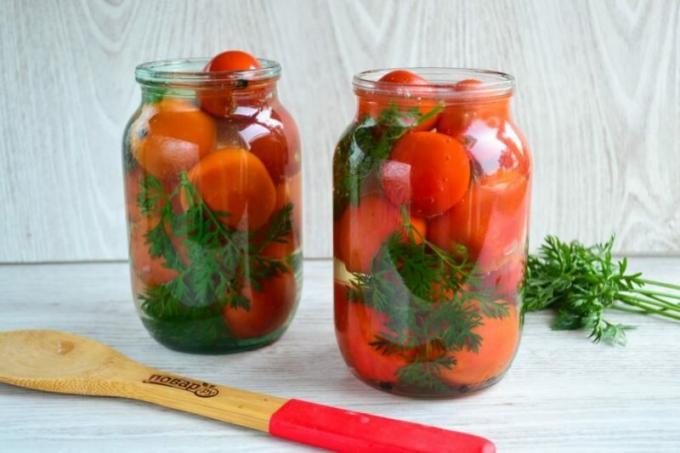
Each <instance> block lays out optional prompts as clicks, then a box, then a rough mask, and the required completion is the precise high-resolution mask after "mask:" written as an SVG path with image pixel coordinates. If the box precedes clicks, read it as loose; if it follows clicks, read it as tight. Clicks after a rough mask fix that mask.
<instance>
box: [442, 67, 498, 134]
mask: <svg viewBox="0 0 680 453" xmlns="http://www.w3.org/2000/svg"><path fill="white" fill-rule="evenodd" d="M482 85H483V82H481V81H479V80H476V79H465V80H461V81H460V82H458V83H456V84H455V85H454V88H453V89H454V90H455V91H468V92H472V91H475V90H478V89H481V88H482ZM508 103H509V97H504V98H501V99H489V98H485V97H482V96H478V97H468V96H466V97H464V98H463V99H462V100H461V101H460V102H458V103H453V104H450V105H447V106H446V107H445V108H444V111H443V112H442V113H441V115H439V120H438V122H437V131H439V132H441V133H443V134H446V135H450V136H452V137H456V136H459V135H461V134H464V133H465V131H466V130H467V129H468V128H469V127H470V125H471V124H472V123H473V122H474V121H476V120H481V121H485V122H490V123H494V126H497V125H498V124H499V123H500V122H502V121H504V120H506V119H507V117H508Z"/></svg>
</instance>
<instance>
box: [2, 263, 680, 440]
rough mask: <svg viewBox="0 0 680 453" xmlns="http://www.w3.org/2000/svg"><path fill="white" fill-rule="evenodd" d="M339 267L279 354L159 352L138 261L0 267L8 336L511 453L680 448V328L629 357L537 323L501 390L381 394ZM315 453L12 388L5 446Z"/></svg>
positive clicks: (670, 272)
mask: <svg viewBox="0 0 680 453" xmlns="http://www.w3.org/2000/svg"><path fill="white" fill-rule="evenodd" d="M631 264H632V268H633V269H636V270H640V271H643V272H645V274H646V275H648V276H649V277H650V278H655V279H659V280H669V281H679V280H680V259H673V258H636V259H633V260H632V263H631ZM331 275H332V274H331V263H330V261H326V260H323V261H307V262H306V263H305V287H304V293H303V299H302V302H301V306H300V310H299V311H298V314H297V316H296V318H295V320H294V321H293V323H292V325H291V328H290V330H289V331H288V332H287V333H286V334H285V335H284V337H283V338H282V339H281V340H280V341H279V342H278V343H276V344H275V345H273V346H270V347H267V348H265V349H262V350H260V351H256V352H248V353H241V354H235V355H228V356H199V355H188V354H182V353H178V352H173V351H170V350H167V349H165V348H164V347H162V346H160V345H158V344H157V343H155V342H154V341H153V340H152V339H151V338H150V337H149V336H148V335H147V333H146V331H145V330H144V328H143V327H142V325H141V323H140V321H139V319H138V318H137V315H136V313H135V311H134V308H133V303H132V300H131V294H130V289H129V283H128V274H127V264H126V263H97V264H46V265H3V266H0V330H10V329H22V328H52V329H61V330H67V331H71V332H74V333H78V334H82V335H87V336H90V337H93V338H95V339H97V340H100V341H103V342H105V343H108V344H110V345H112V346H114V347H116V348H118V349H119V350H121V351H122V352H123V353H125V354H127V355H129V356H130V357H132V358H134V359H137V360H139V361H142V362H145V363H147V364H149V365H152V366H154V367H158V368H162V369H166V370H170V371H172V372H175V373H180V374H184V375H187V376H193V377H196V378H200V379H203V380H205V381H209V382H216V383H223V384H226V385H231V386H238V387H243V388H247V389H250V390H255V391H260V392H268V393H272V394H275V395H280V396H284V397H293V396H294V397H297V398H303V399H309V400H313V401H317V402H321V403H326V404H331V405H341V406H344V407H346V408H350V409H355V410H360V411H367V412H374V413H377V414H381V415H385V416H390V417H398V418H404V419H408V420H412V421H417V422H422V423H428V424H433V425H437V426H442V427H446V428H452V429H459V430H463V431H468V432H472V433H477V434H480V435H483V436H486V437H488V438H490V439H491V440H493V441H494V442H495V443H496V445H497V446H498V448H499V451H501V452H513V451H517V452H527V451H536V452H559V451H578V452H587V451H598V452H614V451H616V452H628V451H636V452H638V451H639V452H651V451H656V452H658V451H669V452H671V451H676V452H677V451H680V325H678V324H674V323H672V322H666V321H664V320H659V319H649V318H645V317H634V316H629V315H626V314H616V316H615V318H616V319H618V320H622V321H624V322H630V323H633V324H636V325H637V327H638V328H637V329H635V330H633V331H631V332H630V333H629V342H628V345H627V346H626V347H625V348H622V347H608V346H604V345H595V344H591V343H590V342H589V341H588V340H587V339H586V338H585V335H584V333H583V332H552V331H550V330H549V328H548V323H549V320H550V317H549V315H548V314H543V313H541V314H531V315H529V316H528V317H527V322H526V325H525V329H524V335H523V340H522V345H521V347H520V351H519V353H518V355H517V358H516V360H515V363H514V365H513V367H512V368H511V369H510V371H509V372H508V374H507V376H506V377H505V379H504V380H502V381H501V382H500V383H498V384H497V385H495V386H494V387H492V388H490V389H488V390H486V391H483V392H480V393H477V394H474V395H470V396H467V397H464V398H460V399H454V400H440V401H422V400H413V399H407V398H403V397H398V396H393V395H389V394H386V393H382V392H379V391H376V390H374V389H372V388H369V387H368V386H366V385H365V384H363V383H361V382H360V381H358V380H357V379H355V378H354V377H353V376H352V375H351V374H350V373H349V371H348V370H347V368H346V367H345V364H344V363H343V361H342V359H341V357H340V354H339V352H338V350H337V347H336V344H335V338H334V335H333V327H332V320H331V317H332V300H331V299H332V298H331ZM301 449H302V447H299V446H297V445H293V444H288V443H286V442H283V441H278V440H275V439H270V438H268V437H267V436H266V435H263V434H261V433H256V432H252V431H249V430H246V429H241V428H237V427H232V426H227V425H224V424H222V423H219V422H215V421H211V420H207V419H202V418H199V417H196V416H191V415H186V414H182V413H178V412H174V411H172V410H166V409H162V408H158V407H154V406H150V405H146V404H142V403H137V402H133V401H125V400H117V399H111V398H84V397H77V396H68V395H56V394H46V393H38V392H33V391H30V390H25V389H20V388H14V387H10V386H6V385H0V450H2V451H7V452H10V451H11V452H15V451H18V452H22V451H51V452H60V451H69V452H72V451H85V452H92V451H97V452H109V451H110V452H116V453H120V452H122V451H123V452H125V453H133V452H149V451H164V452H180V451H181V452H184V451H191V452H194V451H195V452H201V453H209V452H224V451H250V452H252V451H276V452H281V451H300V450H301Z"/></svg>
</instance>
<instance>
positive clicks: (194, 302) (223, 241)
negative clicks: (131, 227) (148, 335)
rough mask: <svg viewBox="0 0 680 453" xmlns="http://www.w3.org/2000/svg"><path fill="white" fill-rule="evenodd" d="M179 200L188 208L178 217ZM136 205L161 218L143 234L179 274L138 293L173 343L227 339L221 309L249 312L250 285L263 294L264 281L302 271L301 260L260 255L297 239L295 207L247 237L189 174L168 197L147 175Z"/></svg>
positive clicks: (153, 322)
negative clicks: (175, 204)
mask: <svg viewBox="0 0 680 453" xmlns="http://www.w3.org/2000/svg"><path fill="white" fill-rule="evenodd" d="M180 197H181V198H182V200H183V202H184V203H185V204H186V207H185V209H184V210H183V211H182V212H180V213H175V212H174V211H173V201H177V200H179V198H180ZM137 201H138V206H139V209H140V211H141V212H143V213H144V214H145V215H149V216H158V218H159V221H158V224H157V225H156V226H154V227H153V228H151V229H149V230H148V231H147V233H146V236H145V239H146V245H147V246H148V247H149V253H150V255H151V256H152V257H153V258H162V259H163V260H164V263H165V266H166V267H169V268H172V269H175V270H177V271H178V273H179V274H178V275H177V277H175V278H174V279H172V280H171V281H169V282H167V283H163V284H159V285H152V286H149V287H147V288H146V290H145V291H144V293H143V294H141V295H140V299H141V309H142V310H143V312H144V313H145V314H146V315H147V316H148V319H146V320H145V323H146V324H147V326H148V327H150V328H151V329H152V330H153V331H154V332H155V333H156V335H158V336H160V337H163V338H164V339H166V340H168V341H169V342H170V343H172V340H171V339H172V338H177V339H178V340H179V341H182V340H186V339H191V341H192V342H194V343H196V344H197V345H202V344H211V343H214V342H217V341H221V340H223V339H229V338H230V332H229V330H228V327H227V326H226V324H225V323H224V321H223V319H222V311H223V310H224V308H225V307H226V306H230V307H233V308H241V309H245V310H248V309H249V308H250V301H249V299H248V298H247V297H245V296H244V295H243V294H242V290H243V287H244V283H245V280H248V281H249V282H250V284H251V285H252V286H253V287H255V288H259V287H261V284H262V282H263V281H266V280H269V279H271V278H273V277H276V276H278V275H280V274H283V273H285V272H288V271H291V272H294V273H297V269H296V266H297V267H299V262H298V260H295V259H293V258H292V257H290V259H288V258H289V257H286V259H283V260H276V259H273V258H270V257H266V256H263V255H261V252H262V250H264V249H265V248H266V247H267V246H268V245H270V244H272V243H275V242H279V243H280V242H282V241H284V242H285V240H286V237H288V236H290V235H291V232H292V228H293V227H292V221H291V212H292V209H293V205H292V203H288V204H286V205H285V206H283V207H282V208H281V209H280V210H278V211H277V212H275V213H274V215H272V220H271V222H270V223H269V225H268V226H265V227H263V228H262V230H263V231H256V232H248V231H242V230H238V229H235V228H231V227H228V226H227V225H225V224H224V223H223V222H222V221H221V219H223V218H224V217H226V216H227V215H228V214H227V213H224V212H219V211H213V210H211V209H210V208H209V207H208V206H207V205H206V204H205V202H204V201H203V199H202V198H201V196H200V194H199V193H198V191H197V190H196V188H195V187H194V186H193V185H192V184H191V182H190V181H189V178H188V177H187V174H186V173H182V174H180V177H179V182H178V185H177V187H176V189H175V190H174V191H172V192H171V193H165V192H164V191H163V184H162V183H161V182H160V181H159V180H158V179H156V178H155V177H153V176H147V177H146V178H144V179H142V180H141V181H140V194H139V197H138V200H137ZM254 238H262V239H259V240H258V241H255V239H254ZM173 239H175V240H173ZM178 239H179V240H178Z"/></svg>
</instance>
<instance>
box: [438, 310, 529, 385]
mask: <svg viewBox="0 0 680 453" xmlns="http://www.w3.org/2000/svg"><path fill="white" fill-rule="evenodd" d="M509 308H510V313H509V315H508V316H505V317H503V318H498V319H495V318H489V317H486V316H482V323H483V324H482V325H481V326H479V327H476V328H475V329H473V331H474V332H475V333H476V334H478V335H479V336H481V337H482V344H481V346H480V347H479V350H478V351H476V352H475V351H470V350H468V349H462V350H460V351H457V352H454V353H451V357H452V358H453V359H454V360H455V365H453V366H452V367H451V368H450V369H443V370H442V372H441V377H442V379H443V380H444V381H446V382H448V383H449V384H452V385H469V386H475V385H478V384H482V383H484V382H486V381H488V380H489V379H493V378H497V377H499V376H500V375H502V374H503V373H504V372H505V370H507V369H508V367H509V366H510V362H511V361H512V359H513V357H514V356H515V351H516V350H517V346H518V344H519V337H520V324H519V318H518V316H517V309H516V308H515V306H514V305H509Z"/></svg>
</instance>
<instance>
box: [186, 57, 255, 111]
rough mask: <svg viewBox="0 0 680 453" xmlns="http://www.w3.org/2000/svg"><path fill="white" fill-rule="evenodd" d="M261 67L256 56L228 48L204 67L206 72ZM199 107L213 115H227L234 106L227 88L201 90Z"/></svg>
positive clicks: (245, 69)
mask: <svg viewBox="0 0 680 453" xmlns="http://www.w3.org/2000/svg"><path fill="white" fill-rule="evenodd" d="M260 67H262V65H261V64H260V62H259V61H258V60H257V58H255V57H253V56H252V55H250V54H249V53H246V52H243V51H240V50H228V51H226V52H222V53H220V54H218V55H216V56H215V57H214V58H213V59H212V60H210V62H209V63H208V65H207V66H206V67H205V71H207V72H225V71H248V70H252V69H258V68H260ZM199 100H200V103H201V108H202V109H203V110H205V111H206V112H208V113H211V114H213V115H215V116H227V115H229V113H230V112H231V110H232V108H233V107H234V105H233V104H234V103H233V99H232V93H231V90H230V89H228V88H221V89H214V90H203V91H202V92H201V93H200V94H199Z"/></svg>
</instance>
